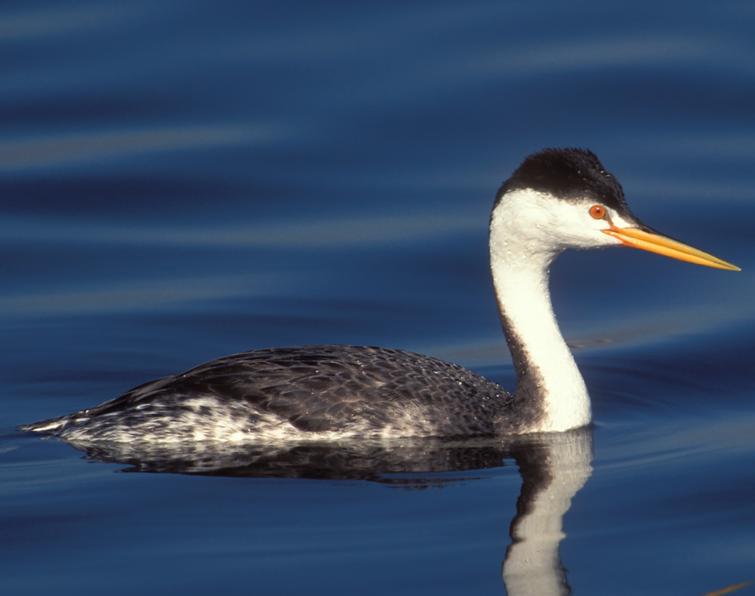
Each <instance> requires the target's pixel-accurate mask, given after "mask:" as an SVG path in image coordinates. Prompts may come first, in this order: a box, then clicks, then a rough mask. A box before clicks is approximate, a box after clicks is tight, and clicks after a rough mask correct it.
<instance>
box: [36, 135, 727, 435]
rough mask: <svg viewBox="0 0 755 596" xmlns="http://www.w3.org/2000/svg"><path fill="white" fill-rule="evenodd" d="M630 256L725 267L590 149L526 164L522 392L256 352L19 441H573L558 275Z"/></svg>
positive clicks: (329, 350) (505, 298)
mask: <svg viewBox="0 0 755 596" xmlns="http://www.w3.org/2000/svg"><path fill="white" fill-rule="evenodd" d="M622 245H623V246H631V247H634V248H640V249H643V250H648V251H651V252H655V253H658V254H662V255H666V256H669V257H673V258H676V259H680V260H683V261H688V262H691V263H696V264H698V265H707V266H709V267H715V268H718V269H728V270H738V268H737V267H736V266H734V265H732V264H730V263H727V262H726V261H722V260H721V259H718V258H716V257H714V256H712V255H709V254H707V253H704V252H702V251H699V250H697V249H694V248H692V247H690V246H687V245H684V244H681V243H679V242H676V241H675V240H671V239H670V238H667V237H665V236H662V235H660V234H657V233H656V232H654V231H652V230H651V229H650V228H648V227H646V226H645V225H644V224H642V223H641V222H640V221H639V220H638V219H637V218H636V217H635V216H634V215H633V214H632V213H631V211H630V210H629V208H628V206H627V204H626V201H625V200H624V193H623V191H622V188H621V185H620V184H619V183H618V181H617V180H616V178H614V176H613V175H611V174H610V173H609V172H607V171H606V170H605V168H604V167H603V166H602V164H601V163H600V161H599V160H598V158H597V157H596V156H595V155H594V154H593V153H592V152H590V151H587V150H582V149H546V150H544V151H541V152H539V153H536V154H534V155H531V156H529V157H527V158H526V159H525V160H524V162H523V163H522V164H521V165H520V166H519V168H518V169H517V170H516V171H515V172H514V173H513V175H512V176H511V177H510V178H509V179H508V180H507V181H506V182H505V183H504V184H503V185H502V186H501V188H500V190H499V192H498V194H497V197H496V200H495V204H494V206H493V211H492V214H491V218H490V266H491V271H492V275H493V284H494V287H495V292H496V297H497V300H498V306H499V310H500V315H501V320H502V322H503V329H504V332H505V335H506V341H507V342H508V345H509V349H510V350H511V354H512V357H513V362H514V366H515V368H516V372H517V376H518V385H517V388H516V391H515V392H514V393H513V394H508V393H507V392H506V391H505V390H504V389H502V388H501V387H500V386H499V385H497V384H496V383H493V382H491V381H488V380H487V379H484V378H483V377H481V376H478V375H476V374H474V373H472V372H470V371H468V370H466V369H464V368H462V367H460V366H457V365H455V364H449V363H447V362H443V361H441V360H438V359H435V358H430V357H427V356H421V355H419V354H413V353H409V352H404V351H401V350H393V349H386V348H377V347H357V346H338V345H325V346H306V347H297V348H272V349H264V350H254V351H250V352H245V353H242V354H235V355H232V356H226V357H225V358H220V359H218V360H214V361H212V362H208V363H206V364H202V365H200V366H198V367H196V368H193V369H191V370H189V371H187V372H185V373H182V374H178V375H175V376H170V377H166V378H164V379H160V380H157V381H153V382H151V383H147V384H145V385H141V386H139V387H136V388H135V389H132V390H131V391H129V392H128V393H126V394H125V395H123V396H121V397H119V398H117V399H114V400H112V401H108V402H105V403H103V404H101V405H99V406H96V407H93V408H87V409H84V410H80V411H78V412H74V413H72V414H69V415H67V416H62V417H60V418H54V419H51V420H45V421H42V422H37V423H34V424H29V425H27V426H24V427H22V428H23V429H24V430H29V431H35V432H40V433H47V434H52V435H56V436H59V437H62V438H64V439H66V440H69V441H71V442H74V443H76V444H78V445H96V444H102V443H109V442H129V443H132V444H138V443H140V442H147V443H150V444H152V443H179V442H198V441H221V442H237V443H244V442H247V443H250V442H269V441H276V440H289V439H292V440H308V439H314V440H329V439H341V438H347V437H372V438H388V437H412V436H414V437H418V436H436V437H438V436H440V437H442V436H466V435H486V434H492V435H495V434H502V435H505V434H522V433H530V432H550V431H565V430H569V429H573V428H578V427H581V426H585V425H587V424H588V423H589V422H590V418H591V412H590V398H589V395H588V392H587V388H586V387H585V383H584V381H583V379H582V376H581V375H580V372H579V370H578V369H577V365H576V363H575V362H574V358H573V357H572V354H571V351H570V350H569V348H568V347H567V345H566V342H565V341H564V339H563V337H562V336H561V333H560V331H559V328H558V323H557V322H556V318H555V316H554V314H553V309H552V307H551V300H550V294H549V290H548V270H549V267H550V265H551V263H552V262H553V259H554V258H555V257H556V256H557V255H558V254H559V253H560V252H562V251H563V250H564V249H566V248H601V247H606V246H622Z"/></svg>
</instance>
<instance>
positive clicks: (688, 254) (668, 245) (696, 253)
mask: <svg viewBox="0 0 755 596" xmlns="http://www.w3.org/2000/svg"><path fill="white" fill-rule="evenodd" d="M603 233H604V234H608V235H609V236H613V237H614V238H617V239H618V240H620V241H621V242H622V244H624V245H625V246H631V247H632V248H639V249H641V250H647V251H649V252H654V253H657V254H659V255H663V256H665V257H671V258H672V259H679V260H680V261H687V262H688V263H694V264H695V265H704V266H706V267H713V268H715V269H726V270H727V271H741V269H740V268H739V267H737V266H736V265H732V264H731V263H727V262H726V261H724V260H722V259H719V258H718V257H714V256H713V255H711V254H708V253H707V252H703V251H701V250H698V249H696V248H692V247H691V246H687V245H686V244H682V243H681V242H677V241H676V240H672V239H671V238H668V237H666V236H662V235H661V234H656V233H655V232H651V231H646V230H643V229H640V228H617V227H616V226H613V225H612V226H611V227H610V228H609V229H607V230H603Z"/></svg>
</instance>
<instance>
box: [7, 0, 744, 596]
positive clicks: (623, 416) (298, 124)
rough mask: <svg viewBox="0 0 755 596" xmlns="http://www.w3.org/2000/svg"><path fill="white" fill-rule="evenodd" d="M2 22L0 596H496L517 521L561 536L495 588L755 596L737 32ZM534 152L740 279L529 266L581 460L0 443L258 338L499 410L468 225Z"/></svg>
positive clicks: (226, 11) (492, 334)
mask: <svg viewBox="0 0 755 596" xmlns="http://www.w3.org/2000/svg"><path fill="white" fill-rule="evenodd" d="M0 11H1V12H2V19H0V46H1V47H2V51H3V56H4V57H5V60H4V69H3V86H2V89H0V119H1V120H2V123H3V127H2V129H1V131H0V209H1V211H0V243H1V244H2V250H0V270H1V271H2V273H3V292H2V294H1V295H0V332H1V333H2V336H3V338H4V345H5V350H4V356H5V357H4V358H3V360H2V363H1V364H0V378H1V379H2V387H3V391H2V399H0V432H2V435H1V436H0V499H1V502H2V507H1V508H0V528H2V535H3V540H2V546H0V591H2V593H3V594H9V595H14V596H15V595H18V596H27V595H38V594H43V593H49V592H50V591H53V590H54V591H55V592H56V593H58V594H77V595H79V594H82V593H84V594H100V593H104V592H107V593H109V594H113V595H118V594H133V593H135V592H137V591H138V592H140V593H143V594H165V593H174V592H175V593H177V592H179V591H180V592H181V593H184V594H206V593H208V592H209V591H222V592H223V593H225V594H229V595H234V594H270V595H274V594H281V595H282V594H291V593H295V592H305V591H306V592H307V593H310V594H334V593H335V594H356V593H358V594H366V595H367V594H388V593H390V594H412V595H415V594H422V593H428V594H501V593H503V591H504V586H503V578H502V571H501V564H502V562H503V561H504V559H505V558H506V557H507V549H508V548H509V545H510V544H511V537H510V533H509V532H510V525H512V520H514V522H515V523H514V527H515V530H514V531H515V532H516V528H520V529H521V528H526V527H527V523H529V522H528V521H527V519H526V513H527V511H531V512H532V511H534V512H536V513H538V512H544V515H546V516H550V517H549V518H548V519H550V520H551V521H552V522H553V523H554V524H557V523H563V529H564V532H565V533H566V538H565V539H564V540H563V541H561V542H560V551H559V552H560V560H557V563H559V565H561V566H563V569H564V570H565V575H560V576H558V574H556V575H554V574H553V570H554V569H555V567H554V566H553V565H551V566H550V567H548V569H546V570H544V571H542V572H538V573H536V574H534V575H530V576H529V577H530V578H531V582H524V583H523V584H522V583H521V582H520V583H516V577H515V575H516V573H514V574H513V575H512V574H509V576H508V578H509V581H508V582H507V583H508V584H509V592H510V593H512V594H513V593H515V590H516V589H517V588H516V587H515V589H514V590H512V589H511V588H512V586H513V585H514V584H516V585H517V586H519V588H518V590H519V591H520V592H521V590H524V589H529V590H530V593H538V590H546V589H550V587H547V586H551V587H552V586H553V585H557V586H562V587H563V586H564V585H566V584H565V583H563V582H568V585H569V586H570V587H571V590H572V592H573V593H574V594H596V595H605V594H611V595H622V594H627V595H635V594H663V595H668V594H703V593H705V592H709V591H714V590H719V589H723V588H724V587H726V586H731V585H733V584H737V583H738V582H743V581H747V580H751V579H755V538H754V537H753V536H754V534H753V527H754V526H755V505H754V504H753V503H755V480H754V479H753V474H752V469H753V464H755V433H753V423H755V413H754V412H753V409H752V395H753V390H755V379H754V378H753V375H752V373H751V361H752V357H751V355H752V354H753V352H754V350H755V333H754V331H755V302H753V300H752V296H753V289H755V277H753V275H752V273H751V271H755V262H754V261H755V260H754V259H753V257H752V250H751V246H752V229H753V225H752V222H753V221H754V220H755V190H753V189H755V184H754V183H755V159H754V158H753V155H755V111H753V108H752V106H753V105H755V83H754V82H753V81H755V79H754V78H753V76H754V75H755V70H754V68H753V60H752V56H753V52H754V51H755V41H753V37H752V31H753V27H755V12H754V11H753V9H752V8H751V6H750V5H748V4H747V3H740V2H725V3H718V4H715V5H713V4H709V3H704V2H692V3H689V2H687V3H679V2H654V3H653V4H652V5H650V4H648V5H637V4H632V5H626V6H612V5H608V4H606V3H599V2H595V1H593V0H587V1H585V2H577V3H570V4H568V5H566V4H557V3H550V2H534V3H529V4H516V3H503V2H493V1H477V2H467V3H463V4H459V3H452V2H414V3H410V4H406V3H404V4H400V5H399V4H396V5H395V6H391V5H388V4H386V3H380V2H373V3H369V2H368V3H364V2H361V3H346V2H333V3H328V4H322V3H307V2H300V1H286V2H276V3H262V2H255V3H233V2H221V3H212V4H209V3H201V2H184V3H174V2H167V1H161V0H157V1H154V0H153V1H150V2H146V1H145V2H140V1H136V2H129V3H124V4H115V3H95V2H86V1H78V0H77V1H75V2H70V3H65V4H61V3H54V2H35V3H25V4H18V5H15V6H11V5H8V6H4V7H3V8H2V9H0ZM563 145H566V146H572V145H576V146H587V147H590V148H592V149H593V150H595V151H596V152H597V153H598V155H600V157H601V158H602V160H603V161H604V162H605V164H606V165H607V166H608V167H609V168H610V169H611V170H612V171H613V172H614V173H615V174H616V175H617V176H618V177H619V179H620V180H621V181H622V183H623V184H624V187H625V191H626V193H627V196H628V199H629V201H630V204H631V205H632V207H633V209H634V210H635V212H636V213H637V214H638V215H639V216H640V217H642V218H643V219H644V220H646V221H647V222H648V223H650V224H651V225H653V226H654V227H657V228H658V229H660V230H663V231H664V232H667V233H668V234H670V235H672V236H675V237H679V238H681V239H683V240H686V241H688V242H690V243H692V244H694V245H697V246H700V247H701V248H703V249H706V250H710V251H711V252H713V253H714V254H716V255H719V256H721V257H723V258H725V259H728V260H731V261H733V262H735V263H737V264H738V265H740V266H741V267H742V268H743V272H742V273H738V274H730V273H725V272H719V271H713V270H708V269H702V268H698V267H694V266H691V265H686V264H681V263H677V262H672V261H668V260H664V259H662V258H660V257H653V256H650V255H645V254H639V253H637V252H634V251H629V250H618V249H617V250H610V251H595V252H585V253H573V254H567V255H564V256H563V257H561V258H560V259H559V260H558V262H557V263H556V265H555V266H554V270H553V281H552V287H553V299H554V303H555V305H556V310H557V312H558V314H559V318H560V321H561V324H562V328H563V331H564V333H565V335H566V336H567V338H568V339H569V341H570V343H571V344H572V345H573V346H574V347H575V350H576V356H577V359H578V361H579V364H580V366H581V368H582V370H583V372H584V375H585V378H586V381H587V383H588V386H589V388H590V391H591V394H592V397H593V403H594V414H595V426H594V428H593V429H592V430H591V431H590V432H589V433H587V434H586V435H585V434H584V433H582V434H579V433H578V434H577V435H576V438H573V440H567V439H568V437H567V438H563V439H564V441H565V442H563V441H561V440H560V439H556V438H552V437H551V438H547V437H540V438H538V437H535V438H532V439H530V440H527V441H524V443H522V444H520V445H512V444H498V443H482V444H479V443H475V442H473V443H471V444H467V443H464V442H462V443H461V444H452V445H434V444H430V445H420V446H417V445H412V444H409V445H407V444H400V445H396V446H393V447H392V448H391V449H388V450H387V451H386V450H383V451H381V450H377V451H375V450H370V447H369V446H366V445H361V446H359V445H357V446H343V447H342V449H341V451H340V452H339V453H340V455H341V456H344V454H346V455H347V456H348V457H341V458H340V459H339V458H336V459H335V460H334V459H333V458H332V453H333V452H332V451H330V452H328V451H327V450H326V452H323V451H322V450H321V451H317V448H309V449H314V451H306V450H304V451H301V450H299V451H296V452H294V453H293V454H291V453H283V454H277V455H276V456H275V457H270V454H269V453H268V454H266V458H263V459H264V462H262V463H263V464H264V465H262V464H260V462H259V461H258V460H255V461H257V462H258V464H257V465H255V466H252V465H249V466H247V468H248V469H247V470H246V473H242V474H233V475H223V474H220V475H218V474H206V473H204V472H206V470H204V469H194V468H190V467H189V468H187V467H186V466H184V467H183V468H181V467H180V466H179V467H176V466H175V465H173V466H172V467H171V466H168V467H167V468H166V467H165V466H163V467H162V468H160V467H159V466H155V465H153V466H152V467H150V466H147V465H141V466H140V465H135V464H134V463H131V464H129V463H126V464H119V463H103V462H102V461H91V460H87V459H86V458H85V457H84V456H83V454H82V453H81V452H79V451H77V450H75V449H72V448H71V447H70V446H67V445H65V444H62V443H59V442H56V441H50V440H48V441H44V440H40V439H39V438H37V437H28V436H24V435H21V434H19V433H17V432H16V431H15V430H14V429H15V427H16V425H18V424H20V423H23V422H28V421H31V420H35V419H39V418H46V417H50V416H53V415H58V414H62V413H65V412H69V411H72V410H74V409H77V408H81V407H86V406H90V405H92V404H94V403H98V402H100V401H103V400H105V399H108V398H110V397H114V396H116V395H118V394H120V393H122V392H123V391H125V390H126V389H128V388H130V387H132V386H134V385H136V384H139V383H142V382H144V381H146V380H149V379H152V378H155V377H159V376H161V375H165V374H168V373H172V372H176V371H180V370H182V369H185V368H188V367H190V366H192V365H194V364H196V363H199V362H202V361H205V360H208V359H211V358H214V357H217V356H220V355H223V354H227V353H232V352H237V351H241V350H245V349H249V348H256V347H266V346H276V345H300V344H307V343H357V344H378V345H386V346H393V347H400V348H405V349H410V350H414V351H420V352H423V353H428V354H431V355H434V356H439V357H442V358H446V359H449V360H453V361H456V362H459V363H461V364H464V365H465V366H468V367H471V368H473V369H474V370H476V371H478V372H481V373H483V374H486V375H489V376H491V377H492V378H494V379H496V380H498V381H500V382H502V383H504V384H506V385H507V386H509V387H511V386H512V385H513V381H514V379H513V372H512V370H511V365H510V360H509V357H508V353H507V351H506V348H505V345H504V344H503V339H502V336H501V334H500V330H499V325H498V320H497V313H496V310H495V301H494V299H493V296H492V293H491V288H490V281H489V274H488V269H487V248H486V242H487V238H486V232H487V218H488V211H489V209H490V206H491V204H492V198H493V195H494V193H495V189H496V188H497V186H498V184H499V183H500V182H501V181H502V180H503V179H504V178H505V177H506V176H507V175H508V174H509V173H510V172H511V170H512V169H513V168H514V167H516V165H517V164H518V162H519V161H520V160H521V159H522V157H523V156H524V155H525V154H526V153H528V152H531V151H534V150H536V149H539V148H541V147H544V146H563ZM570 441H571V442H570ZM91 455H93V456H97V455H98V456H99V459H103V457H104V455H107V454H91ZM121 455H122V454H121ZM204 455H205V456H206V457H209V459H212V457H229V456H230V457H231V462H233V461H236V460H234V459H233V458H234V457H236V456H237V454H233V453H231V454H230V455H229V454H227V453H225V454H209V455H208V454H204ZM105 459H107V458H106V457H105ZM122 459H123V458H122ZM158 459H159V458H158ZM160 461H162V462H163V463H164V459H163V460H160ZM192 461H194V460H192ZM224 461H227V460H224ZM313 462H314V463H315V464H317V465H315V466H314V467H313ZM153 463H154V462H153ZM173 463H174V464H175V462H173ZM247 463H248V462H247ZM142 464H143V462H142ZM231 467H233V466H231ZM236 467H237V466H236ZM520 468H521V471H520ZM136 470H142V471H141V472H136ZM130 471H131V472H134V473H128V472H130ZM237 471H238V470H237ZM148 472H155V473H148ZM176 472H184V473H176ZM523 481H524V486H523ZM554 487H556V488H558V487H561V488H560V492H559V491H557V493H553V492H549V491H553V490H555V488H554ZM539 497H548V499H546V500H549V501H550V502H552V503H556V505H558V504H559V503H560V505H558V506H553V507H551V508H547V507H546V508H545V509H543V508H542V507H540V506H537V503H538V502H542V500H543V499H541V501H538V498H539ZM551 497H553V498H551ZM517 499H519V502H520V508H519V510H517ZM569 500H571V502H570V506H569V503H568V501H569ZM528 504H529V507H530V508H529V510H528V509H527V505H528ZM559 508H560V509H561V510H563V511H560V510H559ZM564 508H566V510H564ZM517 511H519V515H518V516H517ZM559 511H560V513H559ZM563 513H565V515H563V519H562V516H561V514H563ZM530 521H531V519H530ZM550 527H551V528H552V527H553V526H550ZM534 535H535V536H537V537H539V539H541V540H543V541H547V540H548V539H550V540H551V542H550V543H549V548H551V549H552V548H553V547H554V542H553V536H554V535H555V534H553V533H552V532H551V533H548V532H545V531H542V530H539V531H536V532H534ZM549 537H550V538H549ZM559 537H560V536H559ZM557 542H558V541H557V540H556V542H555V547H558V546H559V545H558V543H557ZM508 552H509V558H508V560H509V561H512V560H514V559H515V555H516V553H515V554H514V555H512V554H511V551H510V550H509V551H508ZM509 565H510V564H509ZM559 569H560V567H559ZM509 570H511V567H510V566H509ZM514 572H516V569H514ZM504 575H506V566H504ZM512 578H514V579H512ZM547 581H555V582H556V583H555V584H547V585H546V584H545V583H542V582H547ZM512 582H513V583H512ZM538 582H541V583H538ZM522 585H524V588H522V587H521V586H522ZM543 586H546V587H543ZM559 589H560V588H559ZM540 593H542V592H540ZM740 593H742V594H745V593H755V590H753V588H752V587H750V588H743V589H742V590H741V592H740Z"/></svg>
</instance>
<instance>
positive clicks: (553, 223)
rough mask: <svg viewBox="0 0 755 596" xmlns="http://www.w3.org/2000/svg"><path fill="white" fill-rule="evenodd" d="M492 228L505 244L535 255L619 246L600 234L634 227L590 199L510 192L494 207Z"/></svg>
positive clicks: (532, 191)
mask: <svg viewBox="0 0 755 596" xmlns="http://www.w3.org/2000/svg"><path fill="white" fill-rule="evenodd" d="M492 225H493V226H497V227H499V229H500V228H505V229H506V234H504V235H502V237H505V239H506V240H505V241H506V242H507V243H514V242H516V241H517V240H518V241H521V243H522V244H523V245H525V246H527V247H528V249H529V250H532V251H535V252H540V251H543V252H560V251H561V250H563V249H565V248H599V247H602V246H615V245H619V244H621V242H620V241H619V240H618V239H616V238H614V237H612V236H609V235H608V234H604V233H603V230H607V229H609V228H611V226H614V227H617V228H629V227H636V226H637V225H638V224H637V222H634V221H628V220H627V219H625V218H623V217H622V216H621V215H619V214H618V213H617V212H616V211H615V210H613V209H611V208H610V207H608V206H606V205H604V204H603V203H600V202H599V201H596V200H595V199H593V198H585V199H584V200H579V199H577V200H569V201H564V200H559V199H557V198H554V197H551V196H550V195H547V194H544V193H542V192H538V191H534V190H531V189H522V190H514V191H510V192H508V193H507V194H506V196H505V197H503V199H502V200H501V201H500V203H499V204H498V205H497V206H496V209H495V212H494V213H493V220H492Z"/></svg>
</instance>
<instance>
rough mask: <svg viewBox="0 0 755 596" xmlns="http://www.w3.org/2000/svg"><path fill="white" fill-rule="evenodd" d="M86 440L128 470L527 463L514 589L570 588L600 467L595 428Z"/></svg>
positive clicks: (384, 474) (364, 475)
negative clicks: (566, 561) (176, 441)
mask: <svg viewBox="0 0 755 596" xmlns="http://www.w3.org/2000/svg"><path fill="white" fill-rule="evenodd" d="M77 447H79V448H81V449H83V450H84V451H85V452H86V454H87V457H89V458H91V459H96V460H99V461H108V462H118V463H125V464H128V465H129V467H128V468H126V469H125V470H124V471H139V472H172V473H182V474H202V475H215V476H247V477H281V478H323V479H363V480H371V481H376V482H381V483H385V484H391V485H394V486H400V487H403V488H426V487H430V486H443V485H444V484H446V483H448V482H453V481H456V480H469V479H470V478H473V477H474V475H475V471H482V470H484V469H485V468H497V467H501V466H503V465H505V462H506V460H507V459H509V460H510V459H513V460H514V461H515V462H516V464H517V466H518V467H519V471H520V474H521V477H522V487H521V491H520V494H519V498H518V500H517V507H516V515H515V516H514V519H513V520H512V522H511V525H510V531H509V534H510V544H509V546H508V549H507V550H506V555H505V557H504V561H503V582H504V585H505V587H506V590H507V592H508V594H509V596H535V595H537V596H551V595H563V594H569V593H570V589H569V584H568V582H567V578H566V571H565V569H564V567H563V565H562V564H561V559H560V555H559V545H560V543H561V541H562V540H563V538H564V537H565V534H564V532H563V517H564V514H565V513H566V512H567V511H568V510H569V507H570V506H571V501H572V499H573V498H574V496H575V495H576V494H577V492H578V491H579V489H581V488H582V487H583V486H584V484H585V483H586V482H587V480H588V479H589V477H590V474H591V472H592V433H591V431H590V430H589V429H581V430H578V431H571V432H568V433H553V434H544V435H534V436H528V437H521V438H516V439H513V440H509V441H507V442H505V443H502V442H501V440H500V439H464V440H448V439H446V440H440V439H434V440H427V439H424V440H405V441H390V442H344V443H336V444H334V443H325V444H323V443H298V444H289V445H276V446H251V447H250V446H244V447H241V446H227V445H225V446H224V445H214V446H207V445H203V446H190V447H187V446H185V445H181V446H172V445H162V446H158V445H154V446H151V447H149V448H147V449H145V448H144V446H143V445H141V446H139V447H138V448H135V447H133V446H131V445H129V444H120V445H112V446H107V447H97V448H92V447H86V446H83V445H77ZM441 472H443V474H439V473H441ZM453 472H457V473H460V474H456V475H455V474H453ZM436 473H437V474H436Z"/></svg>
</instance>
